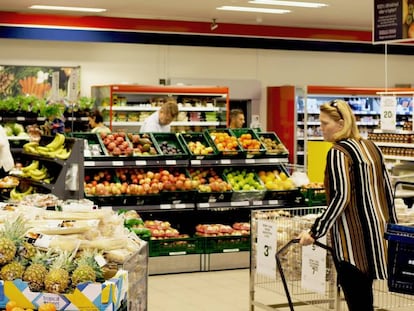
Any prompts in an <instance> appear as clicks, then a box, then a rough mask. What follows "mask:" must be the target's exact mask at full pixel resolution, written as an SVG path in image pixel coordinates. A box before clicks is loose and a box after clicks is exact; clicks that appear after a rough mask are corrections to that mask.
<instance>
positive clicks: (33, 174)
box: [28, 169, 47, 181]
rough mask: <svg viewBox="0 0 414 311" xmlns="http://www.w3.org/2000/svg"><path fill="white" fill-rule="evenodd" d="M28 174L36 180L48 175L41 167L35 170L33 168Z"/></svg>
mask: <svg viewBox="0 0 414 311" xmlns="http://www.w3.org/2000/svg"><path fill="white" fill-rule="evenodd" d="M28 175H29V176H30V178H32V179H33V180H36V181H40V180H43V179H45V178H46V177H47V171H44V170H41V169H40V170H39V169H35V170H31V171H29V172H28Z"/></svg>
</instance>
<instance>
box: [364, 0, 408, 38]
mask: <svg viewBox="0 0 414 311" xmlns="http://www.w3.org/2000/svg"><path fill="white" fill-rule="evenodd" d="M410 6H412V7H411V8H409V7H410ZM373 28H374V29H373V32H372V33H373V41H374V43H381V42H384V43H386V42H402V41H413V40H414V4H413V3H410V4H408V0H374V22H373Z"/></svg>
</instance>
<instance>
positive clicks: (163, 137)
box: [152, 133, 188, 159]
mask: <svg viewBox="0 0 414 311" xmlns="http://www.w3.org/2000/svg"><path fill="white" fill-rule="evenodd" d="M152 136H153V137H154V143H155V145H156V146H157V148H158V150H160V152H161V154H162V156H163V157H164V158H169V159H186V158H188V153H187V150H186V148H185V147H184V146H183V144H182V143H181V142H180V140H179V139H178V136H177V134H175V133H152ZM164 145H165V146H167V147H168V148H172V149H174V150H176V153H167V152H165V151H164V148H163V146H164Z"/></svg>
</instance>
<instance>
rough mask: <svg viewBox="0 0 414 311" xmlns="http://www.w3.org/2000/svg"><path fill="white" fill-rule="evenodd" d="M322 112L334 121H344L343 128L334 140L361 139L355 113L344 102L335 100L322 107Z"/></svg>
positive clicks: (335, 135)
mask: <svg viewBox="0 0 414 311" xmlns="http://www.w3.org/2000/svg"><path fill="white" fill-rule="evenodd" d="M320 111H321V112H324V113H326V114H327V115H328V116H329V117H330V118H331V119H332V120H334V121H339V120H343V128H342V129H341V130H340V131H338V132H336V133H335V134H334V137H333V138H334V140H335V141H339V140H342V139H347V138H354V139H361V134H360V133H359V130H358V126H357V124H356V119H355V116H354V113H353V112H352V110H351V107H349V105H348V103H347V102H346V101H344V100H340V99H335V100H332V101H329V102H326V103H324V104H322V105H321V107H320Z"/></svg>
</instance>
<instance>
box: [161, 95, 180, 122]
mask: <svg viewBox="0 0 414 311" xmlns="http://www.w3.org/2000/svg"><path fill="white" fill-rule="evenodd" d="M161 109H162V110H163V111H164V112H165V113H166V114H169V115H170V116H171V117H172V118H175V117H177V115H178V105H177V102H176V101H175V100H171V99H169V100H168V101H166V102H165V103H164V104H163V105H162V106H161Z"/></svg>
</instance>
